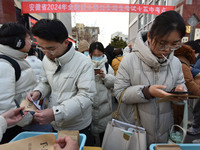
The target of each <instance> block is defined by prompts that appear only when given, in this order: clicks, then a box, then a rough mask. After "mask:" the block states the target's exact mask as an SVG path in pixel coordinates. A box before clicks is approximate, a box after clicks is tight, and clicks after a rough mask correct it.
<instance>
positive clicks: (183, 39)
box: [181, 37, 189, 43]
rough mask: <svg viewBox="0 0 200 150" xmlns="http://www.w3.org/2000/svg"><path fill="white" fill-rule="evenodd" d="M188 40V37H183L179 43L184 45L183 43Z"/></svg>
mask: <svg viewBox="0 0 200 150" xmlns="http://www.w3.org/2000/svg"><path fill="white" fill-rule="evenodd" d="M188 39H189V38H188V37H183V38H182V40H181V42H182V43H185V42H187V41H188Z"/></svg>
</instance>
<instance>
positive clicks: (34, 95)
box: [26, 91, 41, 101]
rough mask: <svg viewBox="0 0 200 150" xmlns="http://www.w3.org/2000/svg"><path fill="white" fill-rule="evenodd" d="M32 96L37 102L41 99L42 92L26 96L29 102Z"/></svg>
mask: <svg viewBox="0 0 200 150" xmlns="http://www.w3.org/2000/svg"><path fill="white" fill-rule="evenodd" d="M30 96H31V98H32V99H33V100H34V101H36V100H38V99H40V96H41V93H40V91H33V92H30V93H28V95H27V96H26V99H28V100H29V101H31V98H30Z"/></svg>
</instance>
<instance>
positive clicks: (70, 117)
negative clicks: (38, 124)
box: [34, 44, 96, 131]
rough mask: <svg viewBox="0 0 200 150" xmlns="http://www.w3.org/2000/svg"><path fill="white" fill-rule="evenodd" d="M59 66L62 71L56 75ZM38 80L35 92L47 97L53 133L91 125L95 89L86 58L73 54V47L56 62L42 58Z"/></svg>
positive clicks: (91, 72) (75, 52) (89, 62)
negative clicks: (52, 113)
mask: <svg viewBox="0 0 200 150" xmlns="http://www.w3.org/2000/svg"><path fill="white" fill-rule="evenodd" d="M70 46H71V44H70ZM58 65H60V66H61V69H60V71H58V72H57V73H55V72H56V70H57V68H58ZM41 79H42V81H41V82H40V83H39V84H38V86H37V87H36V88H35V89H34V90H39V91H40V92H41V94H42V98H44V97H46V96H47V95H48V94H50V97H49V104H48V107H49V108H52V109H53V112H54V117H55V121H53V122H52V126H53V127H54V129H55V130H57V131H60V130H82V129H84V128H86V127H88V126H89V125H90V124H91V122H92V101H93V97H94V95H95V92H96V88H95V82H94V69H93V65H92V62H91V61H90V59H88V57H86V56H85V55H83V54H82V53H80V52H77V51H75V49H74V48H73V46H71V48H70V50H69V51H68V52H66V53H65V54H64V55H62V56H61V57H59V58H56V59H55V62H53V61H51V60H50V59H48V58H47V57H46V56H45V57H44V59H43V62H42V70H41Z"/></svg>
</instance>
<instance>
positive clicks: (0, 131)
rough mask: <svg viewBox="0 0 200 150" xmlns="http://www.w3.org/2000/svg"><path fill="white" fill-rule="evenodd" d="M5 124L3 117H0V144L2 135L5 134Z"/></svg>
mask: <svg viewBox="0 0 200 150" xmlns="http://www.w3.org/2000/svg"><path fill="white" fill-rule="evenodd" d="M6 128H7V122H6V119H5V118H4V117H3V116H0V142H1V139H2V137H3V134H4V133H5V132H6Z"/></svg>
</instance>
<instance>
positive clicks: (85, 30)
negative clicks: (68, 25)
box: [72, 23, 100, 45]
mask: <svg viewBox="0 0 200 150" xmlns="http://www.w3.org/2000/svg"><path fill="white" fill-rule="evenodd" d="M98 34H100V32H99V27H87V26H85V25H84V24H82V23H77V24H76V26H75V27H73V28H72V37H73V38H74V39H76V45H78V43H79V42H80V41H81V40H86V41H88V43H90V44H91V43H92V42H96V41H98Z"/></svg>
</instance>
